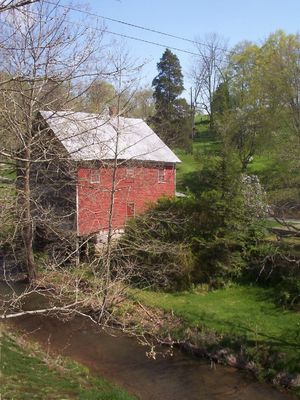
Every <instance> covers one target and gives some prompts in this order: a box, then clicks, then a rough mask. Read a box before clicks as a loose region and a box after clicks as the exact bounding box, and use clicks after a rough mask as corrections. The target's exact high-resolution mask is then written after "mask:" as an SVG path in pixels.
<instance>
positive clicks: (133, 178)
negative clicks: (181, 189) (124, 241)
mask: <svg viewBox="0 0 300 400" xmlns="http://www.w3.org/2000/svg"><path fill="white" fill-rule="evenodd" d="M112 174H113V170H112V168H100V169H99V175H98V174H97V172H95V170H93V169H90V168H79V170H78V187H77V210H78V211H77V212H78V215H77V223H78V226H77V231H78V234H79V235H80V236H82V235H88V234H91V233H95V232H98V231H100V230H106V229H108V221H109V209H110V202H111V186H112ZM98 176H99V179H96V178H98ZM163 179H164V180H163ZM93 182H94V183H93ZM116 182H117V185H116V193H115V202H114V212H113V228H114V229H120V228H123V227H124V225H125V222H126V219H127V218H131V217H132V216H133V215H138V214H140V213H141V212H143V211H145V209H146V208H147V206H148V205H149V203H153V202H155V201H157V200H158V199H159V198H160V197H162V196H164V195H165V196H174V194H175V167H173V166H166V167H164V171H163V170H162V169H161V168H160V167H154V166H153V167H146V166H136V167H134V168H126V167H125V166H124V167H123V166H122V167H118V170H117V177H116Z"/></svg>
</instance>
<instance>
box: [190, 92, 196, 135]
mask: <svg viewBox="0 0 300 400" xmlns="http://www.w3.org/2000/svg"><path fill="white" fill-rule="evenodd" d="M190 94H191V119H192V121H191V126H192V134H191V137H192V139H194V133H195V104H194V101H193V88H192V87H191V90H190Z"/></svg>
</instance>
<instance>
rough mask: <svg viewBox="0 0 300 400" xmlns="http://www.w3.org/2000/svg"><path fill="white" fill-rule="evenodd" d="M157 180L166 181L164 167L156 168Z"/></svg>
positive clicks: (159, 181)
mask: <svg viewBox="0 0 300 400" xmlns="http://www.w3.org/2000/svg"><path fill="white" fill-rule="evenodd" d="M157 182H158V183H166V168H165V167H159V168H158V170H157Z"/></svg>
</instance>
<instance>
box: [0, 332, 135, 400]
mask: <svg viewBox="0 0 300 400" xmlns="http://www.w3.org/2000/svg"><path fill="white" fill-rule="evenodd" d="M0 345H1V346H0V350H1V353H0V357H1V358H0V365H1V370H0V374H1V388H0V398H1V399H3V400H4V399H5V400H9V399H14V400H26V399H28V400H31V399H43V400H47V399H49V400H50V399H51V400H54V399H58V400H61V399H82V400H131V399H132V400H133V399H134V398H135V397H132V396H130V395H129V394H127V393H126V392H125V391H124V390H123V389H120V388H118V387H117V386H115V385H113V384H111V383H109V382H108V381H106V380H105V379H102V378H100V377H98V376H97V377H96V376H92V375H91V374H90V373H89V371H88V369H87V368H86V367H83V366H82V365H80V364H78V363H75V362H71V361H67V360H65V359H61V358H53V357H51V356H49V354H45V353H44V352H42V351H41V350H40V349H38V348H37V347H35V346H34V345H32V344H29V343H28V342H26V341H25V340H24V338H22V337H21V336H19V335H15V334H13V333H12V332H11V331H8V330H7V328H3V327H1V332H0Z"/></svg>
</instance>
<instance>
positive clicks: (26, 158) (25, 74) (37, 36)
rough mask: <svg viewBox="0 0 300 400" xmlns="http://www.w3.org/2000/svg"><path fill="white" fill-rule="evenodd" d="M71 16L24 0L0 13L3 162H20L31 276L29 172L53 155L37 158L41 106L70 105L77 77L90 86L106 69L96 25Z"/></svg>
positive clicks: (21, 223)
mask: <svg viewBox="0 0 300 400" xmlns="http://www.w3.org/2000/svg"><path fill="white" fill-rule="evenodd" d="M68 18H69V15H68V11H65V12H63V13H62V12H61V10H60V9H59V7H58V6H55V5H54V6H52V5H48V4H47V3H46V2H45V1H40V2H38V3H36V4H33V5H27V6H24V7H23V8H22V13H20V12H18V11H17V10H15V9H10V10H9V11H7V12H6V13H3V14H2V15H1V19H2V25H1V31H0V41H1V47H0V53H1V57H2V60H3V62H2V75H3V76H4V81H3V82H2V85H1V101H2V104H1V109H0V113H1V132H2V134H3V133H4V136H6V137H9V138H10V140H9V142H7V141H6V143H2V144H1V149H0V154H1V157H2V161H3V162H5V163H8V164H14V165H15V166H17V207H18V212H17V215H16V216H17V220H16V222H15V224H16V225H15V226H16V232H18V233H19V234H20V235H21V238H22V242H23V249H24V257H25V264H26V270H27V274H28V277H29V280H30V281H34V280H35V278H36V265H35V260H34V253H33V240H34V234H33V232H34V225H35V217H36V216H37V213H36V214H35V215H34V212H33V210H34V208H35V207H34V204H33V203H34V196H33V193H32V192H33V188H32V186H31V181H30V176H31V173H32V170H33V169H34V168H38V165H43V163H45V162H46V161H49V160H45V159H41V158H40V157H37V158H36V150H37V149H38V148H39V147H40V146H42V142H41V139H42V137H43V135H42V133H43V132H37V131H36V129H35V120H36V115H37V112H38V111H39V110H41V109H44V110H47V109H48V110H49V109H50V110H55V109H57V107H59V108H60V107H63V108H67V109H72V105H73V103H74V99H76V98H77V97H78V96H79V95H80V93H78V90H77V84H78V82H79V80H81V81H82V80H83V79H84V80H85V87H86V86H88V85H89V84H90V83H91V81H92V80H93V79H95V77H96V78H97V77H99V76H101V73H102V70H101V68H100V63H99V62H98V61H97V54H98V52H99V48H100V46H99V45H98V44H97V45H96V38H94V39H93V35H92V31H91V30H90V29H89V28H82V27H76V25H75V26H74V25H73V26H72V25H71V24H70V22H71V21H70V20H69V19H68ZM99 36H100V38H99V37H98V38H97V42H98V43H101V34H99ZM91 62H93V64H91ZM92 65H93V67H92ZM84 90H85V89H84ZM48 156H49V155H48ZM14 235H15V236H16V235H17V233H14Z"/></svg>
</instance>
